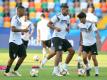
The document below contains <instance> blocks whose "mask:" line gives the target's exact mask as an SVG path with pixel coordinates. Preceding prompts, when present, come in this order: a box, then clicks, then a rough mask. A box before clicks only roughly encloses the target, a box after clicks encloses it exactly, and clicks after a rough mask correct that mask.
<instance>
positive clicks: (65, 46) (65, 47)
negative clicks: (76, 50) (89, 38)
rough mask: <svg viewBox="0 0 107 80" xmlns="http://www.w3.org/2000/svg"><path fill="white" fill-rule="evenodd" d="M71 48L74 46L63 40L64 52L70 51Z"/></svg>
mask: <svg viewBox="0 0 107 80" xmlns="http://www.w3.org/2000/svg"><path fill="white" fill-rule="evenodd" d="M69 48H72V45H71V44H70V42H69V41H68V40H67V39H63V51H64V52H66V51H68V49H69Z"/></svg>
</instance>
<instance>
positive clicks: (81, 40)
mask: <svg viewBox="0 0 107 80" xmlns="http://www.w3.org/2000/svg"><path fill="white" fill-rule="evenodd" d="M82 42H83V39H82V32H81V31H80V46H81V45H82Z"/></svg>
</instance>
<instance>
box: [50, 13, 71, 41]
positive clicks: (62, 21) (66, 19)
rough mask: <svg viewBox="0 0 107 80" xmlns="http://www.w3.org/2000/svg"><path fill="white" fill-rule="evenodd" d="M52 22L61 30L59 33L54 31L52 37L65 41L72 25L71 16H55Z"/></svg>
mask: <svg viewBox="0 0 107 80" xmlns="http://www.w3.org/2000/svg"><path fill="white" fill-rule="evenodd" d="M51 22H53V24H54V26H55V27H58V28H60V29H61V31H60V32H57V31H56V30H54V32H53V36H52V37H59V38H62V39H65V36H66V34H67V31H66V28H67V27H68V25H69V24H70V16H68V15H67V16H64V15H63V14H62V13H60V14H58V15H55V16H54V17H53V18H51Z"/></svg>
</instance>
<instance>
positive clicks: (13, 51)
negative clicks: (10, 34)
mask: <svg viewBox="0 0 107 80" xmlns="http://www.w3.org/2000/svg"><path fill="white" fill-rule="evenodd" d="M17 50H18V46H17V45H16V44H14V43H9V57H10V59H9V61H8V64H7V68H6V70H5V73H4V75H5V76H13V75H12V74H11V73H10V68H11V66H12V64H13V62H14V60H15V58H16V57H17V54H16V53H17Z"/></svg>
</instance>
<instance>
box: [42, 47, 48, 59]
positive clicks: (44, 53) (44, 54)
mask: <svg viewBox="0 0 107 80" xmlns="http://www.w3.org/2000/svg"><path fill="white" fill-rule="evenodd" d="M42 53H43V58H45V57H46V53H47V52H46V48H43V50H42Z"/></svg>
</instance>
